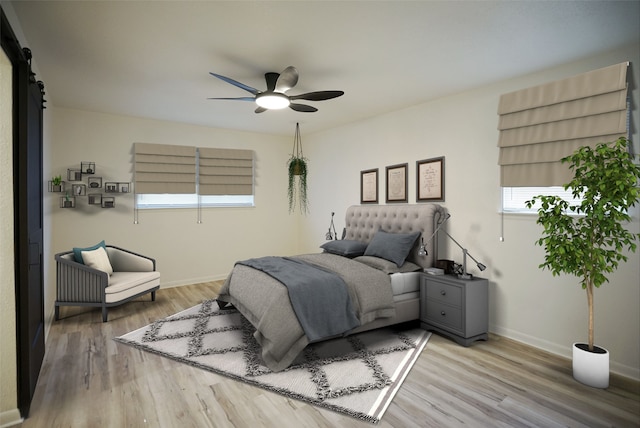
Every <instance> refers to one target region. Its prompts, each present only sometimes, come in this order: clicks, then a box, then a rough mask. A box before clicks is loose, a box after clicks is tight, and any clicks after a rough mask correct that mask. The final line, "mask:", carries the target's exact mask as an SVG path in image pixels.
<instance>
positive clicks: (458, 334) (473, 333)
mask: <svg viewBox="0 0 640 428" xmlns="http://www.w3.org/2000/svg"><path fill="white" fill-rule="evenodd" d="M488 312H489V284H488V281H487V280H486V279H484V278H477V277H473V278H472V279H459V278H458V277H457V276H456V275H430V274H427V273H423V274H422V275H421V278H420V326H421V327H422V328H423V329H425V330H432V331H435V332H437V333H440V334H442V335H445V336H448V337H450V338H451V339H453V340H455V341H456V342H458V343H459V344H460V345H463V346H469V345H470V344H471V343H472V342H474V341H476V340H488V339H489V335H488V332H489V317H488Z"/></svg>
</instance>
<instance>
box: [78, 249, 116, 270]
mask: <svg viewBox="0 0 640 428" xmlns="http://www.w3.org/2000/svg"><path fill="white" fill-rule="evenodd" d="M82 259H83V260H84V264H85V265H87V266H89V267H90V268H94V269H98V270H101V271H102V272H106V273H108V274H109V276H111V275H112V274H113V267H111V262H110V261H109V256H108V255H107V251H106V250H105V249H104V247H98V248H97V249H95V250H91V251H82Z"/></svg>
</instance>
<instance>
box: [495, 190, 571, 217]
mask: <svg viewBox="0 0 640 428" xmlns="http://www.w3.org/2000/svg"><path fill="white" fill-rule="evenodd" d="M538 195H550V196H559V197H561V198H562V199H564V200H565V201H568V202H570V203H571V205H580V203H581V202H582V199H574V198H573V194H572V193H571V189H567V190H564V187H562V186H552V187H503V188H502V211H503V212H505V213H515V214H536V213H537V212H538V208H540V204H539V203H538V202H536V205H534V206H533V207H531V208H530V209H529V208H527V206H526V205H525V202H526V201H530V200H531V199H533V197H534V196H538Z"/></svg>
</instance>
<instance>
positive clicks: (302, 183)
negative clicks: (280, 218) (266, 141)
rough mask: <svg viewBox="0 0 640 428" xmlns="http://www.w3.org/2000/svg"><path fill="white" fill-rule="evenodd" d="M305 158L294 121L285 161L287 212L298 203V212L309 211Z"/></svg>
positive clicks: (304, 212) (298, 129) (293, 208)
mask: <svg viewBox="0 0 640 428" xmlns="http://www.w3.org/2000/svg"><path fill="white" fill-rule="evenodd" d="M307 160H308V159H307V158H305V157H304V155H303V153H302V138H301V137H300V125H299V124H298V123H296V133H295V137H294V139H293V151H292V153H291V156H290V157H289V160H288V161H287V170H288V177H289V184H288V188H287V196H288V198H289V212H290V213H291V212H293V211H294V210H295V207H296V205H299V208H300V212H302V213H303V214H306V213H307V212H308V211H309V202H308V199H307Z"/></svg>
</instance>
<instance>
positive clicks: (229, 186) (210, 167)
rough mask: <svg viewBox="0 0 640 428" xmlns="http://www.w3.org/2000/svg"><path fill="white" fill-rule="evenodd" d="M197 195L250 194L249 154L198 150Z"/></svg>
mask: <svg viewBox="0 0 640 428" xmlns="http://www.w3.org/2000/svg"><path fill="white" fill-rule="evenodd" d="M198 154H199V159H200V161H199V165H198V167H199V169H198V177H199V186H198V193H199V194H200V195H253V151H252V150H239V149H214V148H203V147H199V148H198Z"/></svg>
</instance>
